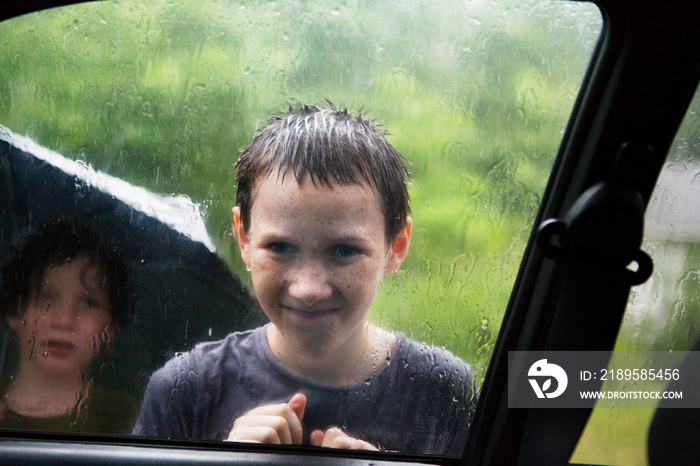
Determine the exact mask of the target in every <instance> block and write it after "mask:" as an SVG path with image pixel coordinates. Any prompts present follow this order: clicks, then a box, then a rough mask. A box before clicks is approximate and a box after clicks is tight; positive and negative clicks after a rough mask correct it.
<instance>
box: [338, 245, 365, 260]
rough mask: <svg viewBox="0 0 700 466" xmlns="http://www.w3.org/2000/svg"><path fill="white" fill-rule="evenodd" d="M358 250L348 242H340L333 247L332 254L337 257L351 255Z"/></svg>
mask: <svg viewBox="0 0 700 466" xmlns="http://www.w3.org/2000/svg"><path fill="white" fill-rule="evenodd" d="M358 252H359V251H358V250H357V248H356V247H355V246H350V245H349V244H341V245H340V246H337V247H336V248H334V249H333V255H334V256H337V257H352V256H354V255H355V254H357V253H358Z"/></svg>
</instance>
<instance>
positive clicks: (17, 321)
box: [5, 314, 22, 333]
mask: <svg viewBox="0 0 700 466" xmlns="http://www.w3.org/2000/svg"><path fill="white" fill-rule="evenodd" d="M5 322H7V325H8V326H9V327H10V328H11V329H12V330H13V331H14V332H15V333H18V330H19V328H20V327H21V326H22V316H20V315H16V314H5Z"/></svg>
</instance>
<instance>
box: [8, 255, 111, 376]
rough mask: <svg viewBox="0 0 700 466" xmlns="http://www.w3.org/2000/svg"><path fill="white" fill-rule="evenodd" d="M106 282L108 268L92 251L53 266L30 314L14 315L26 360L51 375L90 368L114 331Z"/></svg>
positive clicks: (11, 321)
mask: <svg viewBox="0 0 700 466" xmlns="http://www.w3.org/2000/svg"><path fill="white" fill-rule="evenodd" d="M104 284H105V277H104V273H103V270H102V267H99V266H97V265H95V264H91V263H90V262H89V260H88V258H87V257H86V256H78V257H77V258H75V259H73V260H71V261H69V262H65V263H63V264H61V265H58V266H51V265H49V266H47V267H46V269H45V270H44V274H43V276H42V277H41V280H40V282H39V286H38V289H37V287H34V289H33V290H32V292H31V295H30V296H29V297H28V300H29V301H28V303H27V305H26V310H25V312H24V314H22V315H21V316H9V317H8V323H9V325H10V327H12V329H13V330H14V331H15V333H16V334H17V336H18V339H19V345H20V357H21V358H22V359H21V361H20V364H30V366H28V367H31V368H32V369H34V370H37V371H39V372H41V373H43V374H47V375H59V376H60V375H68V374H71V373H76V372H79V371H84V370H86V369H87V368H88V365H89V363H90V360H91V359H92V358H93V357H94V356H95V355H97V353H98V352H99V349H100V345H101V344H102V342H103V341H104V340H105V339H107V338H109V337H111V333H112V329H111V325H110V309H109V297H108V293H107V289H106V288H105V287H104Z"/></svg>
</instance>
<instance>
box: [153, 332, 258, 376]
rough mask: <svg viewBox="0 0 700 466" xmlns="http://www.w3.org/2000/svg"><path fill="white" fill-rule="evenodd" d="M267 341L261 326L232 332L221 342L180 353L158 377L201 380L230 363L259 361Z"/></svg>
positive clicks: (203, 344) (161, 370) (159, 372)
mask: <svg viewBox="0 0 700 466" xmlns="http://www.w3.org/2000/svg"><path fill="white" fill-rule="evenodd" d="M264 338H265V328H264V327H258V328H255V329H252V330H246V331H243V332H233V333H230V334H228V335H227V336H226V337H225V338H223V339H221V340H216V341H207V342H203V343H198V344H197V345H196V346H195V347H194V348H193V349H191V350H190V351H186V352H181V353H176V354H175V355H174V356H173V357H172V358H171V359H170V360H169V361H168V362H166V364H165V366H164V367H163V368H161V369H160V370H158V371H157V372H156V373H155V374H154V376H161V377H165V376H166V375H170V376H173V375H177V376H178V378H180V377H181V376H183V375H185V377H187V378H191V377H196V378H200V377H202V376H205V375H206V374H207V373H209V372H212V371H213V372H219V371H220V370H221V369H222V368H223V367H224V366H226V365H227V364H238V362H242V363H246V362H248V363H249V362H252V361H255V360H257V359H258V358H259V357H260V355H261V347H260V345H261V343H263V342H264Z"/></svg>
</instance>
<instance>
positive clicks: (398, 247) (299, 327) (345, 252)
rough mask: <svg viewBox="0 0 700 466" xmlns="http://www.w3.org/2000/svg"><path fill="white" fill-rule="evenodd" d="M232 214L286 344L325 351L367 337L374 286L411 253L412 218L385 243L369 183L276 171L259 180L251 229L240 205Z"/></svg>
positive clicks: (263, 300)
mask: <svg viewBox="0 0 700 466" xmlns="http://www.w3.org/2000/svg"><path fill="white" fill-rule="evenodd" d="M234 221H235V223H236V234H237V236H238V240H239V246H240V249H241V257H242V258H243V262H245V263H246V265H248V266H249V267H250V268H251V274H252V280H253V287H254V288H255V293H256V295H257V297H258V300H259V302H260V305H261V306H262V308H263V310H264V311H265V313H266V314H267V316H268V317H269V318H270V320H271V321H272V323H273V324H274V325H275V327H276V328H277V330H278V331H279V333H280V334H281V335H282V337H283V341H284V345H285V348H282V349H281V350H283V351H285V352H286V353H287V355H289V354H300V355H303V356H311V357H321V356H324V355H330V354H335V353H334V352H336V351H343V349H344V348H351V347H352V346H350V345H359V344H363V342H364V341H365V340H363V338H364V337H365V335H364V327H365V326H364V324H365V321H366V318H367V313H368V312H369V309H370V306H371V305H372V301H373V300H374V297H375V294H376V292H377V286H378V285H379V282H380V281H381V279H382V277H383V276H384V274H385V273H390V272H394V271H396V270H397V269H398V268H399V266H400V265H401V262H402V261H403V259H404V258H405V257H406V254H407V253H408V244H409V239H410V233H411V222H410V219H409V222H408V224H407V226H406V227H405V228H404V229H403V230H402V232H401V233H400V234H399V235H398V236H397V237H396V238H394V239H393V240H392V243H391V245H388V244H387V241H386V236H385V221H384V218H383V214H382V212H381V211H380V208H379V202H378V200H377V197H376V195H375V192H374V190H373V189H372V188H371V187H370V186H369V185H367V184H349V185H341V184H337V183H335V184H333V186H332V188H331V187H328V186H321V185H320V184H316V185H314V184H313V183H311V181H310V180H309V179H305V180H304V182H303V183H302V184H301V185H299V184H298V183H297V181H296V179H295V178H294V177H293V176H286V177H284V180H283V181H280V179H279V178H278V177H277V176H276V175H271V176H268V177H266V178H264V179H260V180H257V181H256V183H255V186H254V190H253V207H252V209H251V212H250V226H249V229H248V231H247V232H246V231H244V229H243V226H242V225H241V222H240V209H239V208H238V207H235V208H234ZM365 344H366V343H365ZM355 348H356V347H355Z"/></svg>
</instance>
